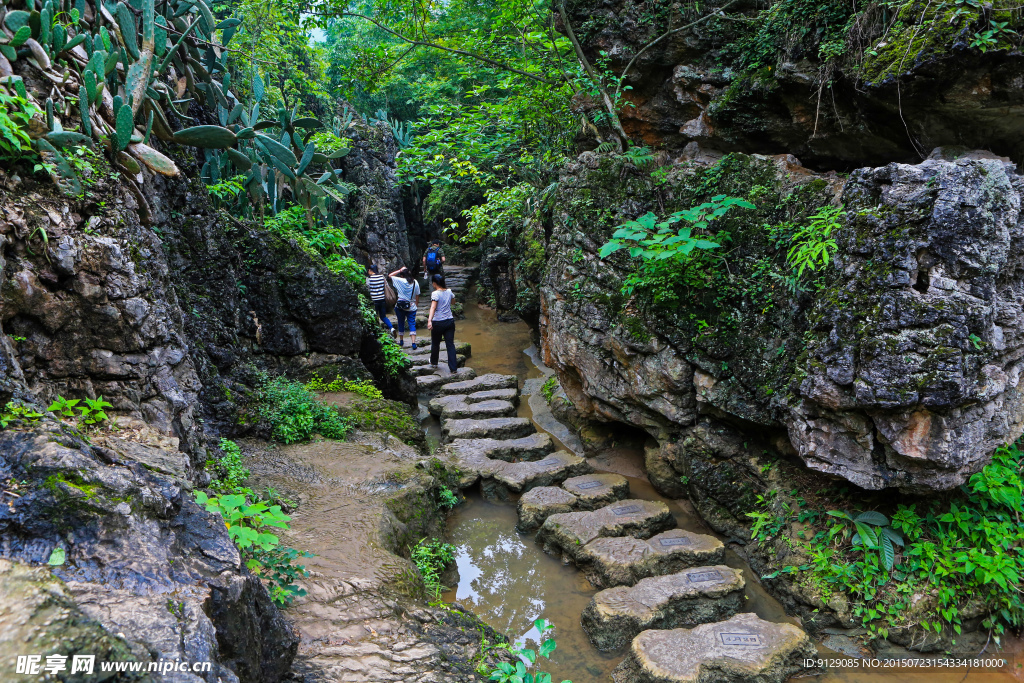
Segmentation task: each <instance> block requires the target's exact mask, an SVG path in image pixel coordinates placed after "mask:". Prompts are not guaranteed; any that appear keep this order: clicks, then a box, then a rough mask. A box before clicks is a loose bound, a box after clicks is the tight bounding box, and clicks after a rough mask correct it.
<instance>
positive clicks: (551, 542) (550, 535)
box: [537, 499, 676, 559]
mask: <svg viewBox="0 0 1024 683" xmlns="http://www.w3.org/2000/svg"><path fill="white" fill-rule="evenodd" d="M675 525H676V520H675V518H674V517H672V513H671V512H670V511H669V509H668V506H667V505H665V503H662V502H661V501H650V500H634V499H628V500H622V501H618V502H616V503H612V504H611V505H608V506H606V507H603V508H601V509H599V510H594V511H592V512H568V513H564V514H559V515H552V516H550V517H548V518H547V520H545V522H544V525H543V526H541V528H540V531H539V532H538V534H537V540H538V541H539V542H541V543H543V544H544V549H545V550H548V551H549V552H550V551H558V552H561V553H564V554H565V555H567V556H568V557H570V558H572V559H576V558H577V557H578V556H579V553H580V551H581V550H582V549H583V547H584V546H585V545H586V544H587V543H589V542H591V541H593V540H594V539H595V538H600V537H602V536H634V537H636V538H650V537H651V536H653V535H655V534H657V533H658V532H660V531H665V530H666V529H671V528H672V527H674V526H675Z"/></svg>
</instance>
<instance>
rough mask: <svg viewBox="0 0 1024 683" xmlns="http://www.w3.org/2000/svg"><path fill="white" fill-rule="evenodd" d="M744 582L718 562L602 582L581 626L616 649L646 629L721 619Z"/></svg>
mask: <svg viewBox="0 0 1024 683" xmlns="http://www.w3.org/2000/svg"><path fill="white" fill-rule="evenodd" d="M531 493H532V492H531ZM745 585H746V582H745V581H744V580H743V572H742V571H740V570H739V569H733V568H732V567H726V566H725V565H721V564H719V565H714V566H710V567H693V568H691V569H687V570H684V571H682V572H680V573H678V574H668V575H665V576H652V577H650V578H646V579H643V580H641V581H640V582H639V583H637V584H636V585H635V586H616V587H615V588H606V589H605V590H603V591H599V592H598V593H597V595H595V596H594V597H593V598H591V600H590V604H588V605H587V607H586V609H584V610H583V619H582V623H583V630H584V631H586V633H587V636H588V637H589V638H590V642H592V643H593V644H594V647H596V648H597V649H599V650H616V649H618V648H621V647H625V646H626V645H628V644H629V643H630V642H631V641H632V640H633V638H635V637H636V636H637V635H639V634H640V632H641V631H646V630H647V629H653V628H656V629H670V628H679V627H681V626H696V625H697V624H706V623H708V622H712V621H721V620H723V619H728V618H729V617H731V616H732V615H734V614H736V613H737V612H738V611H739V610H740V607H741V606H742V605H743V588H744V587H745Z"/></svg>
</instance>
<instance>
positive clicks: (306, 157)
mask: <svg viewBox="0 0 1024 683" xmlns="http://www.w3.org/2000/svg"><path fill="white" fill-rule="evenodd" d="M315 153H316V143H313V142H310V143H309V144H308V145H306V149H305V151H303V153H302V159H301V160H300V161H299V166H298V168H296V169H295V175H302V174H303V173H304V172H305V170H306V168H308V167H309V164H310V163H311V162H312V161H313V154H315Z"/></svg>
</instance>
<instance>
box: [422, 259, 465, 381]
mask: <svg viewBox="0 0 1024 683" xmlns="http://www.w3.org/2000/svg"><path fill="white" fill-rule="evenodd" d="M430 284H431V286H432V287H433V288H434V291H432V292H431V293H430V313H429V314H428V315H427V329H428V330H430V365H431V367H433V368H434V369H435V370H436V369H437V358H438V356H439V355H440V353H441V338H442V337H444V346H445V349H446V350H447V351H448V369H449V370H451V371H452V372H453V373H454V372H456V371H458V369H459V363H458V361H457V360H456V359H455V316H454V315H452V301H454V300H455V295H454V294H452V291H451V290H450V289H448V286H447V285H446V284H445V282H444V275H441V274H436V275H433V276H431V278H430Z"/></svg>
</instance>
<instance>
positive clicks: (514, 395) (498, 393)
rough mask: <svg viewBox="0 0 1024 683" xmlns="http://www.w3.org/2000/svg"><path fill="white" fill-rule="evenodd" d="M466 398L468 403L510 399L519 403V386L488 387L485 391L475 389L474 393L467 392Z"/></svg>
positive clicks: (511, 401) (509, 400)
mask: <svg viewBox="0 0 1024 683" xmlns="http://www.w3.org/2000/svg"><path fill="white" fill-rule="evenodd" d="M465 399H466V402H467V403H479V402H480V401H493V400H499V401H508V402H509V403H512V404H514V405H519V388H518V387H516V388H514V389H487V390H485V391H474V392H473V393H472V394H466V395H465Z"/></svg>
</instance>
